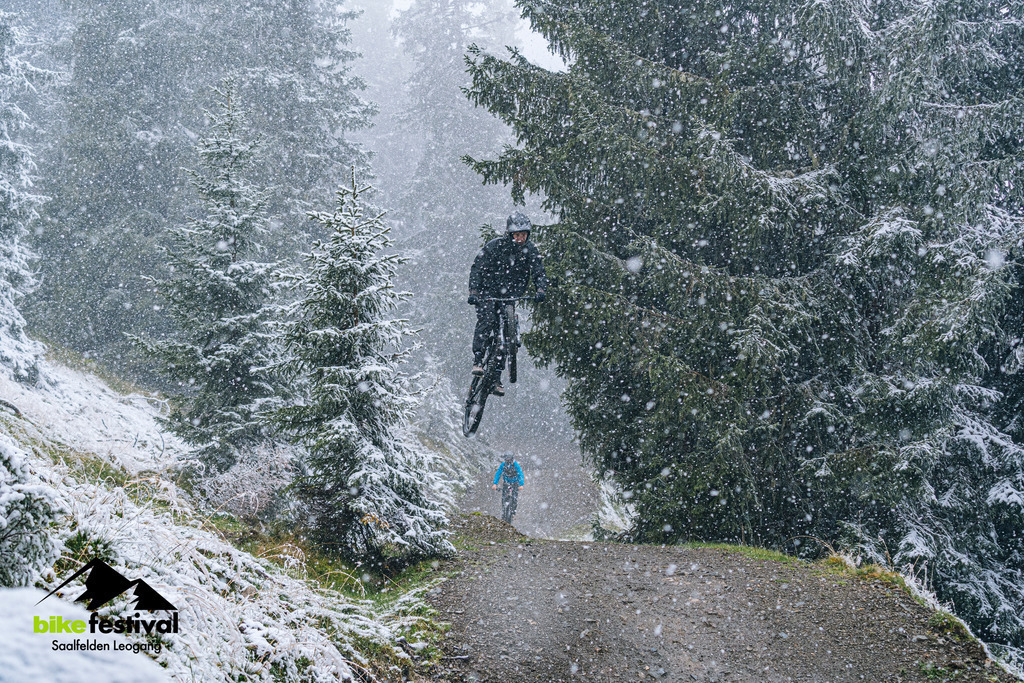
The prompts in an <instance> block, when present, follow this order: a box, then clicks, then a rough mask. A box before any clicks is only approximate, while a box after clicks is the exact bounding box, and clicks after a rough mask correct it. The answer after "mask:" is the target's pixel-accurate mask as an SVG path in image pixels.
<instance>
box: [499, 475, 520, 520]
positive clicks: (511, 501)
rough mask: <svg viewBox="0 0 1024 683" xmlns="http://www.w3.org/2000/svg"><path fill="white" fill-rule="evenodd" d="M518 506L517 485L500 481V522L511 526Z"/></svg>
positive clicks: (503, 480) (503, 479)
mask: <svg viewBox="0 0 1024 683" xmlns="http://www.w3.org/2000/svg"><path fill="white" fill-rule="evenodd" d="M518 506H519V484H517V483H516V482H514V481H506V480H505V478H504V477H502V479H501V521H503V522H505V523H507V524H511V523H512V519H513V518H514V517H515V516H516V508H517V507H518Z"/></svg>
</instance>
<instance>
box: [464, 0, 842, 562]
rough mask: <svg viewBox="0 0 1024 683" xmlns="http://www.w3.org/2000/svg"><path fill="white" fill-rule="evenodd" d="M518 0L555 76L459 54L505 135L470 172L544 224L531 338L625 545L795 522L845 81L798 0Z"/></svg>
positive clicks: (757, 538)
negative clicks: (531, 207)
mask: <svg viewBox="0 0 1024 683" xmlns="http://www.w3.org/2000/svg"><path fill="white" fill-rule="evenodd" d="M521 5H522V7H523V8H524V11H525V12H526V13H527V15H528V16H529V17H530V19H531V20H532V22H533V24H534V26H535V27H536V28H538V29H539V30H541V31H542V32H543V33H544V35H545V36H546V37H547V39H548V40H549V41H550V43H551V44H552V46H553V47H554V48H555V49H557V50H558V51H559V52H560V53H561V54H562V55H563V56H565V57H568V58H570V60H571V66H570V68H569V69H568V71H566V72H564V73H551V72H547V71H544V70H542V69H540V68H538V67H536V66H534V65H532V64H530V63H529V62H527V61H526V60H525V59H523V58H521V57H519V56H518V55H513V56H512V58H511V59H510V60H509V61H503V60H500V59H498V58H496V57H493V56H488V55H485V54H483V53H481V52H479V51H477V52H475V53H473V54H472V55H471V56H472V59H473V62H474V63H473V65H472V66H471V71H472V73H473V75H474V86H473V89H472V91H471V93H470V95H471V97H472V98H473V99H474V100H475V101H476V102H478V103H480V104H482V105H485V106H487V107H488V108H489V109H491V111H492V112H494V113H495V114H497V115H498V116H501V117H502V118H503V119H504V120H505V121H507V122H508V123H509V124H510V125H512V126H513V127H514V128H515V130H516V133H517V136H518V139H519V142H520V144H519V147H518V148H509V149H507V150H506V151H505V153H504V154H502V156H501V158H500V159H499V160H497V161H494V162H480V163H478V164H477V169H478V170H479V171H480V172H481V173H482V174H483V176H484V179H485V181H488V182H508V183H511V185H512V194H513V198H514V199H516V200H522V199H523V193H524V192H525V191H532V192H543V193H544V195H545V196H546V197H547V201H548V206H549V207H550V208H551V209H553V210H555V211H557V212H558V213H559V216H560V222H559V224H557V225H553V226H549V227H547V228H545V229H544V230H542V231H538V232H539V235H538V237H539V240H540V241H541V243H542V245H543V248H544V250H545V252H546V253H547V254H548V258H549V261H548V264H547V265H548V272H549V275H550V276H551V277H552V278H553V283H554V287H553V291H552V293H551V294H552V296H549V302H548V303H546V304H544V305H542V306H538V307H536V308H535V311H534V321H535V328H534V330H533V332H532V333H530V334H529V335H527V339H526V343H527V346H528V348H529V349H530V351H531V353H534V354H537V355H538V356H539V357H540V358H541V360H542V361H554V362H555V363H556V364H557V366H558V370H559V373H560V374H562V375H563V376H564V377H566V378H567V379H568V380H569V387H568V389H567V393H566V396H565V398H566V399H567V406H568V409H569V411H570V414H571V415H572V417H573V420H574V423H575V426H576V428H577V430H578V431H579V434H580V442H581V445H582V446H583V448H584V450H585V451H586V452H587V453H588V454H589V455H590V457H592V458H593V461H594V463H595V465H596V466H597V469H598V471H599V472H600V473H601V474H604V475H610V474H612V473H614V476H615V477H616V478H617V479H618V480H619V484H620V485H621V486H622V488H623V489H624V491H625V492H626V495H627V496H632V499H631V501H630V502H631V503H633V504H634V505H635V507H636V511H637V513H638V515H637V518H636V524H635V527H634V528H633V530H632V533H633V536H634V538H637V539H644V540H657V541H674V540H681V539H687V538H706V539H716V540H723V539H728V540H734V541H744V542H747V543H762V544H768V545H781V544H783V543H784V542H785V541H786V540H787V539H790V538H793V537H794V536H799V535H801V534H802V533H809V532H810V530H811V528H812V527H813V524H812V522H811V520H815V521H816V520H817V519H818V518H819V516H820V515H822V514H823V513H822V511H821V510H820V509H819V508H820V507H821V505H827V504H828V501H829V500H831V498H830V496H824V495H818V493H817V492H815V491H814V490H813V487H814V485H815V484H814V482H815V480H814V479H813V477H812V478H810V479H806V478H804V477H802V476H801V475H800V474H799V470H800V463H801V461H802V457H803V455H806V453H805V452H804V451H803V449H804V448H805V447H806V445H807V444H805V443H802V442H800V441H799V439H798V438H797V435H796V434H795V433H794V427H793V425H794V424H795V421H794V416H795V415H800V414H803V412H804V411H805V410H808V409H810V407H811V406H812V405H813V403H814V401H815V398H814V394H813V392H810V391H808V387H807V386H806V385H805V384H804V382H805V381H807V380H812V379H813V378H814V377H815V376H817V375H818V374H819V370H818V366H819V364H820V362H821V354H820V353H819V352H817V351H816V350H815V349H816V347H817V346H819V345H820V344H821V343H822V340H821V339H820V338H817V337H815V338H811V337H812V335H811V334H810V333H809V331H808V330H809V329H810V325H811V324H813V322H814V321H815V320H816V319H817V313H816V311H815V308H814V307H815V305H816V303H817V301H818V300H819V297H818V295H817V294H816V293H815V291H814V289H813V286H814V284H815V282H816V281H815V280H814V278H813V277H811V275H812V274H813V273H814V272H815V271H816V270H817V269H819V268H821V267H822V265H823V263H824V261H825V257H826V253H827V252H826V244H827V243H826V241H825V240H826V232H827V231H833V230H834V231H842V229H843V227H844V225H845V224H846V221H847V220H848V218H847V216H846V213H848V212H845V210H844V205H843V203H842V198H841V197H839V196H837V193H836V191H835V189H834V188H835V185H836V184H837V182H838V179H837V177H836V171H835V160H836V158H837V157H838V156H839V155H840V154H841V152H842V151H843V147H842V145H840V144H838V143H837V141H838V140H839V139H840V138H841V136H842V132H843V129H844V127H845V125H846V123H847V119H848V118H849V115H850V114H849V106H850V103H851V102H852V101H855V96H856V90H855V89H853V88H851V86H850V85H849V84H846V83H843V82H842V81H840V80H839V76H840V75H841V74H842V73H843V72H842V71H829V70H826V69H822V68H820V55H819V54H818V53H817V48H816V47H814V46H813V44H812V41H810V40H801V39H800V37H799V36H800V33H799V32H800V30H801V25H800V23H799V22H798V21H797V17H796V11H797V3H794V4H791V5H788V6H787V5H786V4H785V3H776V4H759V3H744V4H742V5H736V6H730V7H729V8H719V7H718V6H717V5H716V6H714V7H712V6H710V5H708V6H701V7H699V8H695V7H691V6H690V5H685V4H684V5H680V4H679V3H674V2H662V1H655V2H647V1H643V0H627V1H626V2H620V3H615V4H608V3H602V2H598V1H596V0H595V1H589V0H577V1H575V2H567V3H565V2H559V3H554V2H542V1H538V2H524V3H521ZM716 12H717V13H719V15H718V16H716V15H715V13H716ZM809 338H810V340H809ZM805 347H806V348H805ZM821 429H823V430H824V429H825V427H824V426H822V427H821ZM809 438H810V437H809ZM808 487H811V488H810V489H809V488H808ZM829 493H830V494H831V493H832V492H831V491H830V492H829ZM809 516H810V517H809Z"/></svg>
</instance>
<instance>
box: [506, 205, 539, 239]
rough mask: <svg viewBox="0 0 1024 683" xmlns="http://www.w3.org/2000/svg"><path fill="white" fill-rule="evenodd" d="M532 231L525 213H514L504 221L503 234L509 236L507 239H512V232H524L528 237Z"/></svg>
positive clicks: (531, 225) (531, 224)
mask: <svg viewBox="0 0 1024 683" xmlns="http://www.w3.org/2000/svg"><path fill="white" fill-rule="evenodd" d="M532 229H533V223H531V222H530V219H529V218H527V217H526V214H525V213H522V212H520V211H516V212H515V213H514V214H512V215H511V216H509V217H508V220H506V221H505V234H507V235H508V236H509V239H511V238H512V233H514V232H525V233H526V234H527V235H529V234H530V230H532Z"/></svg>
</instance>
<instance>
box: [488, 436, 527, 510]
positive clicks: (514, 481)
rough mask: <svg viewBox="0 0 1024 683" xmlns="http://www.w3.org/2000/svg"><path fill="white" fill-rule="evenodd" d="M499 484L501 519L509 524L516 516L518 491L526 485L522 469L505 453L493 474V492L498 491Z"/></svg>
mask: <svg viewBox="0 0 1024 683" xmlns="http://www.w3.org/2000/svg"><path fill="white" fill-rule="evenodd" d="M499 481H500V482H501V518H502V520H504V521H505V522H508V523H509V524H511V523H512V518H513V517H515V516H516V506H517V505H519V489H521V488H523V486H524V485H525V484H526V478H525V477H524V476H523V468H522V467H520V466H519V463H518V462H517V461H516V459H515V456H514V455H513V454H512V453H505V454H504V459H503V460H502V463H501V464H500V465H498V471H497V472H495V473H494V485H493V486H491V488H492V489H494V490H495V491H497V490H498V482H499Z"/></svg>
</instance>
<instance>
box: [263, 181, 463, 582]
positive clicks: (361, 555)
mask: <svg viewBox="0 0 1024 683" xmlns="http://www.w3.org/2000/svg"><path fill="white" fill-rule="evenodd" d="M367 190H368V188H360V186H359V185H358V184H357V182H356V174H355V172H354V171H353V172H352V180H351V184H350V185H348V186H342V187H341V188H340V189H339V190H338V193H337V205H336V207H335V209H334V211H333V212H331V213H327V212H319V213H311V214H310V217H311V218H312V219H313V220H315V221H316V222H317V223H319V224H320V226H321V227H322V228H323V229H324V230H325V231H327V232H328V234H329V238H328V239H327V240H326V241H324V242H317V243H316V244H315V245H314V247H313V251H312V252H311V253H310V254H309V255H308V256H307V261H308V263H309V269H308V271H306V272H305V273H303V274H302V275H300V276H298V277H297V278H296V282H295V284H296V288H297V291H298V293H299V299H298V300H297V301H296V302H295V303H294V304H292V305H291V307H290V311H289V313H290V315H289V318H290V319H291V320H292V322H291V323H290V325H289V326H288V329H287V333H286V336H285V338H286V342H287V345H288V349H289V351H290V354H291V355H290V357H289V360H288V365H290V367H291V368H293V369H294V370H296V371H298V372H299V373H301V375H302V376H303V377H304V378H305V383H306V384H307V385H308V389H307V391H308V395H307V396H306V397H305V400H304V401H303V402H301V403H299V404H296V405H291V406H288V407H286V408H283V409H282V410H281V411H280V413H279V415H280V418H279V419H280V424H281V426H282V427H283V428H284V430H285V431H287V432H289V433H291V434H293V435H294V436H295V438H296V439H297V441H299V442H300V443H301V444H303V445H304V446H305V447H306V449H307V452H308V455H307V456H306V460H305V463H304V465H305V470H306V471H305V474H304V475H303V476H302V478H301V479H300V482H299V492H300V496H301V497H302V498H303V499H304V500H305V502H306V504H307V505H308V509H309V514H310V520H309V525H310V528H311V530H312V532H313V535H314V537H315V539H316V540H317V541H318V542H320V543H322V544H324V546H325V547H327V548H328V549H330V550H332V551H334V552H338V553H339V554H342V555H344V556H347V557H350V558H353V559H362V560H365V561H369V562H371V563H374V564H376V565H378V566H382V565H383V564H386V563H388V562H394V561H396V560H397V561H399V562H401V561H404V560H406V559H409V558H413V557H422V556H427V555H440V554H446V553H448V552H450V551H451V550H452V547H451V545H450V544H449V542H448V541H447V539H446V532H445V531H444V530H443V527H444V526H445V524H446V519H445V515H444V513H443V512H442V510H441V509H440V507H439V506H438V505H437V504H436V503H435V502H433V501H432V500H431V499H430V498H429V497H428V496H427V495H426V492H427V491H428V490H429V488H430V486H429V481H428V480H429V477H431V476H434V475H433V473H432V471H431V465H430V462H429V457H428V454H427V453H425V452H424V451H423V449H422V448H421V447H420V446H418V444H416V443H415V442H414V441H413V439H412V438H411V436H410V433H409V415H410V411H411V410H412V408H413V405H414V401H413V400H412V397H411V396H410V395H409V394H408V392H407V390H406V389H404V388H403V386H402V382H401V376H400V373H399V364H400V363H401V362H402V360H403V358H404V357H405V355H406V353H407V351H406V350H405V347H404V343H405V338H406V337H407V336H408V335H409V334H411V330H410V329H409V326H408V324H407V323H406V321H404V320H401V319H391V318H389V317H388V314H389V313H391V312H393V311H394V309H395V307H396V306H397V305H398V304H399V302H400V301H401V300H402V299H403V298H404V297H405V295H404V294H402V293H399V292H396V291H395V290H394V287H393V286H392V280H393V278H394V274H395V268H396V266H397V265H398V264H399V263H401V262H402V257H400V256H398V255H395V254H385V253H383V252H384V251H385V250H386V249H387V248H388V246H389V244H390V243H391V242H390V238H389V236H388V228H387V227H386V226H385V224H384V222H383V214H377V213H366V207H365V205H364V200H363V193H364V192H366V191H367Z"/></svg>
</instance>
